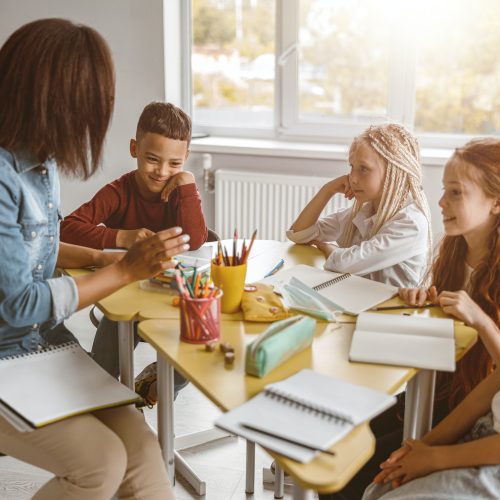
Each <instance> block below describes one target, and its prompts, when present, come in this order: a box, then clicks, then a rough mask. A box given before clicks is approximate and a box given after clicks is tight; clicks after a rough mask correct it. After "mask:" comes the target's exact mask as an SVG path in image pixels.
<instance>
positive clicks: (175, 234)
mask: <svg viewBox="0 0 500 500" xmlns="http://www.w3.org/2000/svg"><path fill="white" fill-rule="evenodd" d="M181 232H182V229H181V228H180V227H174V228H171V229H166V230H164V231H159V232H158V233H156V234H155V235H153V236H150V237H149V238H146V239H144V240H141V241H139V242H137V243H135V244H134V245H132V247H131V248H130V250H129V251H128V252H127V253H126V254H125V255H124V257H123V258H122V259H121V260H120V261H119V262H118V265H119V266H120V268H121V271H122V272H123V273H125V275H126V276H127V278H128V279H129V281H136V280H140V279H146V278H151V277H153V276H156V275H157V274H158V273H161V272H162V271H164V270H165V269H169V268H172V267H175V264H176V263H175V262H174V261H172V260H171V258H172V257H174V256H175V255H178V254H180V253H182V252H184V251H186V250H188V249H189V245H188V244H187V242H188V241H189V235H187V234H181Z"/></svg>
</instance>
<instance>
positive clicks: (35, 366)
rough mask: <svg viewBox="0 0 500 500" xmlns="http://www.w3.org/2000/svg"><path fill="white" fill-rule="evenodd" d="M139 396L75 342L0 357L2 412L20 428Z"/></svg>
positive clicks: (38, 425)
mask: <svg viewBox="0 0 500 500" xmlns="http://www.w3.org/2000/svg"><path fill="white" fill-rule="evenodd" d="M140 400H141V398H140V397H139V396H138V395H137V394H136V393H135V392H134V391H132V390H131V389H129V388H128V387H125V386H124V385H123V384H121V383H120V382H118V381H117V380H116V379H115V378H113V377H112V376H111V375H109V374H108V373H107V372H106V371H105V370H103V369H102V368H101V367H100V366H99V365H98V364H97V363H95V362H94V361H93V360H92V359H91V358H90V356H89V355H88V354H87V353H86V352H85V351H84V350H83V349H82V348H81V347H80V346H79V345H78V344H75V343H67V344H62V345H60V346H57V347H52V348H49V349H44V350H41V351H37V352H33V353H29V354H25V355H22V356H14V357H9V358H3V359H0V415H1V416H3V417H4V418H5V419H6V420H7V421H9V422H10V423H11V424H12V425H13V426H14V427H16V428H17V429H18V430H19V431H21V432H23V431H30V430H33V429H36V428H39V427H43V426H45V425H48V424H51V423H54V422H57V421H59V420H63V419H65V418H69V417H72V416H75V415H80V414H82V413H89V412H92V411H95V410H99V409H103V408H111V407H114V406H121V405H126V404H130V403H135V402H138V401H140Z"/></svg>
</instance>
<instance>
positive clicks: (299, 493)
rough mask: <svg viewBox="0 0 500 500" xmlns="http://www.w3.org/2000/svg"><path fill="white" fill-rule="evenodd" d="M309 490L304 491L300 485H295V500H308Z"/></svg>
mask: <svg viewBox="0 0 500 500" xmlns="http://www.w3.org/2000/svg"><path fill="white" fill-rule="evenodd" d="M308 491H309V490H304V489H302V488H301V487H300V486H299V485H297V484H295V483H294V485H293V500H307V498H308V497H309V494H308Z"/></svg>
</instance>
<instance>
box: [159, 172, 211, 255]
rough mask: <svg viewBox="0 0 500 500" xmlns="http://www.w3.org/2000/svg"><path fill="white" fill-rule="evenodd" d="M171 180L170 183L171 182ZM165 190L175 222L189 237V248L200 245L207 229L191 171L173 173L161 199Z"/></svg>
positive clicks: (204, 238)
mask: <svg viewBox="0 0 500 500" xmlns="http://www.w3.org/2000/svg"><path fill="white" fill-rule="evenodd" d="M174 180H175V182H174ZM171 181H172V184H171ZM167 188H169V189H170V188H171V189H170V190H168V191H167V195H166V196H167V198H168V203H169V204H171V205H172V208H173V212H174V217H175V224H176V225H177V226H179V227H182V231H183V233H184V234H189V236H190V237H191V239H190V241H189V245H190V248H191V250H196V249H197V248H199V247H201V245H203V243H205V241H206V240H207V234H208V229H207V225H206V224H205V216H204V215H203V210H202V207H201V197H200V194H199V192H198V189H197V187H196V183H195V180H194V177H193V174H192V173H191V172H179V173H178V174H176V175H174V176H173V177H172V179H171V180H169V182H168V183H167V185H166V186H165V188H164V190H163V192H162V199H164V197H165V192H166V191H165V190H166V189H167Z"/></svg>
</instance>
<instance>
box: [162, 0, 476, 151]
mask: <svg viewBox="0 0 500 500" xmlns="http://www.w3.org/2000/svg"><path fill="white" fill-rule="evenodd" d="M299 1H300V0H275V2H276V17H275V19H276V38H275V84H274V92H275V94H274V97H275V99H274V113H273V116H274V123H273V125H271V126H270V127H269V128H266V127H252V126H250V127H244V126H220V125H210V124H203V123H193V130H194V132H195V133H201V134H210V135H213V136H225V137H242V138H264V139H277V140H284V141H303V142H311V143H315V142H316V143H324V142H328V143H331V142H332V141H333V142H335V143H339V144H349V143H350V141H351V140H352V137H354V136H355V135H357V134H359V133H360V132H361V131H363V130H364V129H366V128H367V127H368V126H369V125H372V124H376V123H383V122H387V121H388V120H390V121H396V122H398V123H401V124H403V125H404V126H406V127H407V128H408V129H409V130H413V129H414V119H415V98H416V63H417V60H416V40H415V39H413V37H412V35H411V34H410V33H411V30H405V26H404V23H400V24H399V25H397V26H395V29H394V30H393V31H392V35H391V41H390V47H391V51H390V54H389V61H390V63H389V74H388V92H387V95H388V102H387V116H388V117H380V118H379V119H376V118H373V119H370V120H357V119H336V120H333V121H329V123H321V122H319V121H318V122H316V121H306V120H301V119H300V118H299V109H298V103H299V89H298V52H297V47H298V41H299V40H298V23H299ZM164 3H165V11H167V10H169V11H170V13H172V14H173V15H174V17H177V16H178V17H177V19H178V21H179V25H180V32H181V35H180V51H181V54H180V60H181V64H180V71H181V75H180V85H181V91H180V94H181V105H182V106H183V108H184V109H185V110H186V111H187V112H189V113H190V115H191V116H192V115H193V101H192V67H191V52H192V9H191V3H192V0H164ZM172 4H175V8H174V9H172V8H171V7H172ZM176 12H177V14H176ZM165 14H166V16H167V13H166V12H165ZM170 24H172V21H170ZM166 67H167V68H168V65H166ZM166 89H168V87H167V84H166ZM167 94H168V92H167ZM417 136H418V139H419V142H420V145H421V146H422V147H426V148H446V149H450V148H455V147H458V146H459V145H462V144H464V142H466V141H467V140H470V139H471V138H472V137H474V136H472V135H465V134H449V133H420V134H417Z"/></svg>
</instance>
